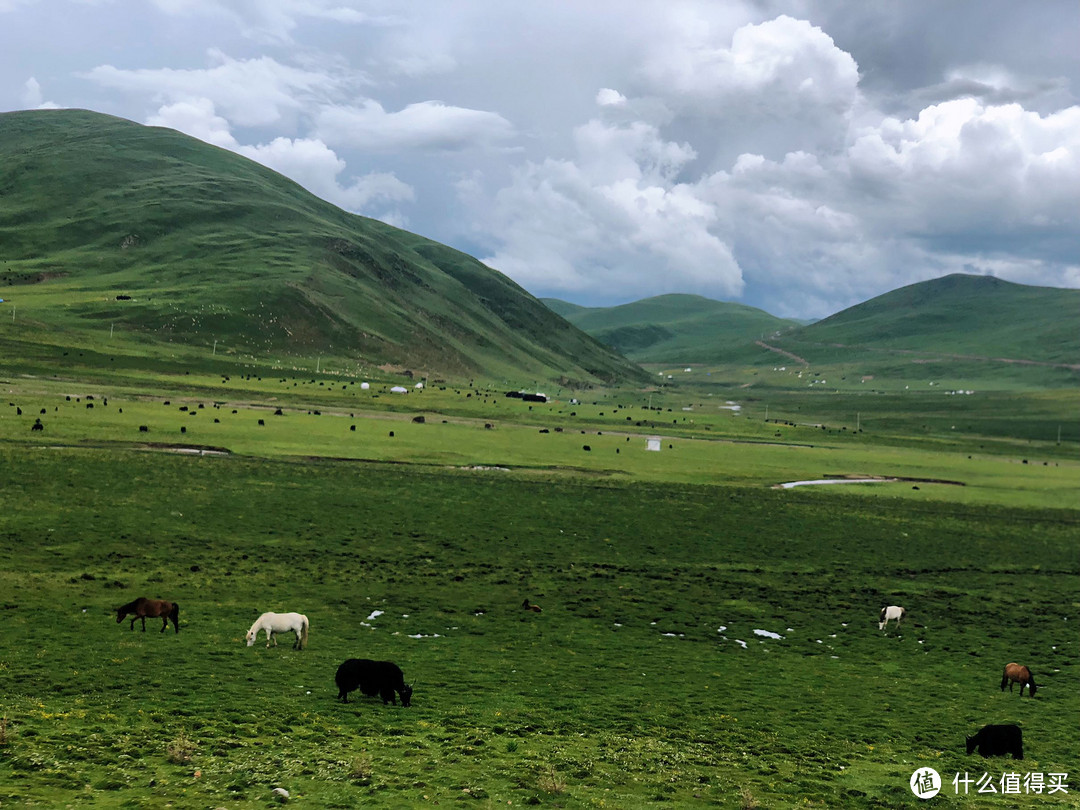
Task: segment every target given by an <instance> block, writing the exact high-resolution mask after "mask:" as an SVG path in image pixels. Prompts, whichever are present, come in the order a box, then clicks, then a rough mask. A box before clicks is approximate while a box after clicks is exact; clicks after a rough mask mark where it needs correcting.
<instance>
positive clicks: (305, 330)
mask: <svg viewBox="0 0 1080 810" xmlns="http://www.w3.org/2000/svg"><path fill="white" fill-rule="evenodd" d="M0 261H2V265H0V290H2V293H0V297H3V298H6V299H8V303H7V304H5V305H4V306H16V305H17V306H18V312H19V313H20V317H19V319H18V320H17V321H16V323H15V326H11V327H9V328H7V329H5V330H4V335H3V336H0V337H2V338H3V339H4V340H6V341H8V342H9V343H8V350H12V346H14V345H15V344H13V343H11V341H14V342H15V343H17V342H18V341H19V340H22V341H23V342H24V344H27V345H29V344H31V343H34V342H36V341H37V342H39V341H43V340H45V341H49V342H54V343H56V344H58V345H61V344H62V345H70V346H82V345H84V344H86V343H87V341H88V340H90V338H89V336H91V335H94V336H98V335H101V334H102V333H103V332H106V333H108V334H109V335H110V337H112V336H113V335H114V333H115V335H116V340H117V342H118V345H119V344H120V343H122V342H123V341H126V342H127V343H126V344H125V345H128V346H139V347H143V348H145V347H154V346H157V347H170V346H171V347H193V346H194V347H199V348H200V350H201V349H202V348H205V349H209V348H210V347H211V345H213V347H214V349H213V351H214V353H215V355H217V356H221V355H229V354H235V355H243V356H246V357H253V358H263V357H269V356H273V357H278V358H288V357H290V356H291V357H314V356H315V355H317V354H318V355H322V354H326V355H329V356H331V357H336V358H342V359H348V360H355V361H357V362H359V363H363V364H365V365H382V364H389V365H391V366H398V367H404V368H410V369H417V370H419V371H422V372H424V373H430V374H435V375H438V374H444V375H455V376H464V375H468V376H473V375H476V376H481V377H483V376H486V377H489V378H505V379H516V380H524V379H529V380H531V379H537V380H540V379H545V380H563V381H566V382H569V383H581V384H595V383H598V382H602V383H615V382H627V381H635V380H641V379H643V372H642V371H641V370H640V369H639V368H638V367H637V366H635V365H633V364H632V363H630V362H628V361H627V360H625V359H624V358H622V357H620V356H618V355H617V354H615V353H613V352H612V351H610V350H609V349H608V348H607V347H605V346H604V345H602V344H601V343H599V342H598V341H596V340H594V339H592V338H591V337H589V336H588V335H586V334H585V333H583V332H581V331H580V330H578V329H577V328H575V327H574V326H572V325H571V324H569V323H568V322H566V321H565V320H563V319H562V318H560V317H558V316H557V315H555V314H554V313H553V312H552V311H551V310H549V309H548V308H547V307H545V306H544V305H543V304H541V303H540V302H539V301H537V300H536V299H535V298H533V297H532V296H531V295H529V294H528V293H527V292H526V291H525V290H523V289H522V288H521V287H519V286H518V285H517V284H515V283H514V282H512V281H511V280H510V279H508V278H506V277H505V276H503V275H501V274H500V273H498V272H495V271H493V270H491V269H490V268H488V267H486V266H485V265H483V264H481V263H480V262H479V261H477V260H476V259H474V258H472V257H470V256H467V255H465V254H463V253H460V252H458V251H456V250H453V249H451V248H449V247H446V246H444V245H441V244H438V243H436V242H432V241H430V240H427V239H424V238H423V237H421V236H417V235H415V234H412V233H408V232H406V231H403V230H399V229H397V228H393V227H391V226H389V225H386V224H384V223H382V222H378V221H376V220H371V219H367V218H364V217H360V216H356V215H353V214H349V213H347V212H345V211H342V210H341V209H338V208H336V207H335V206H333V205H331V204H330V203H327V202H325V201H323V200H321V199H319V198H317V197H315V196H314V195H312V194H310V193H308V192H307V191H305V190H304V189H302V188H301V187H300V186H299V185H297V184H296V183H294V182H292V181H291V180H288V179H286V178H284V177H282V176H281V175H279V174H277V173H275V172H273V171H271V170H269V169H267V168H265V167H263V166H261V165H259V164H257V163H255V162H253V161H250V160H248V159H246V158H244V157H242V156H239V155H237V154H234V153H232V152H229V151H226V150H223V149H219V148H217V147H214V146H210V145H208V144H206V143H203V142H201V141H198V140H196V139H194V138H190V137H188V136H186V135H182V134H180V133H178V132H175V131H172V130H167V129H161V128H155V127H145V126H141V125H139V124H135V123H132V122H130V121H126V120H123V119H119V118H114V117H111V116H107V115H102V114H99V113H94V112H87V111H81V110H43V111H28V112H15V113H5V114H2V115H0ZM13 320H14V313H13ZM95 339H96V338H95ZM14 350H16V351H17V348H16V349H14ZM140 350H141V349H140ZM147 350H148V351H149V349H147ZM162 350H163V349H162Z"/></svg>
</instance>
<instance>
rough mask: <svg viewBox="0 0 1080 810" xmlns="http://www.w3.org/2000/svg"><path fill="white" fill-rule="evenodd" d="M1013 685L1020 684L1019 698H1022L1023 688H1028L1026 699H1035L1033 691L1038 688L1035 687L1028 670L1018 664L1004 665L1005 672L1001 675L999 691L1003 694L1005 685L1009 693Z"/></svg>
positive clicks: (1033, 679)
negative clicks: (1007, 686)
mask: <svg viewBox="0 0 1080 810" xmlns="http://www.w3.org/2000/svg"><path fill="white" fill-rule="evenodd" d="M1014 683H1018V684H1020V697H1023V696H1024V687H1025V686H1026V687H1027V688H1028V697H1035V690H1036V689H1038V688H1039V687H1037V686H1036V685H1035V678H1034V677H1032V672H1031V670H1030V669H1028V668H1027V667H1022V666H1020V665H1019V664H1006V665H1005V671H1004V672H1002V673H1001V691H1002V692H1004V691H1005V684H1008V685H1009V691H1010V692H1011V691H1012V690H1013V684H1014Z"/></svg>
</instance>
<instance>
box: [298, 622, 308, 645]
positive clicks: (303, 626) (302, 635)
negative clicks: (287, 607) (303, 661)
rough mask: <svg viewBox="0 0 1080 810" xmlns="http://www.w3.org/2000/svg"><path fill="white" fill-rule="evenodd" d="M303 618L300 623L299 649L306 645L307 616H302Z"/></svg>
mask: <svg viewBox="0 0 1080 810" xmlns="http://www.w3.org/2000/svg"><path fill="white" fill-rule="evenodd" d="M303 619H304V620H303V622H301V625H300V649H301V650H302V649H304V647H306V646H307V631H308V620H307V616H304V617H303Z"/></svg>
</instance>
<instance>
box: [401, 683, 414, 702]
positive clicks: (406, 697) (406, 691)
mask: <svg viewBox="0 0 1080 810" xmlns="http://www.w3.org/2000/svg"><path fill="white" fill-rule="evenodd" d="M410 703H412V686H411V685H409V684H405V685H404V686H403V687H402V688H401V705H402V706H408V705H409V704H410Z"/></svg>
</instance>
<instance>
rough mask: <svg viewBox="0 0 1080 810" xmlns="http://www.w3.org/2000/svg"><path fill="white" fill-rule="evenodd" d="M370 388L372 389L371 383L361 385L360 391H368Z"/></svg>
mask: <svg viewBox="0 0 1080 810" xmlns="http://www.w3.org/2000/svg"><path fill="white" fill-rule="evenodd" d="M369 388H371V384H370V383H360V390H361V391H367V390H368V389H369Z"/></svg>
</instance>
